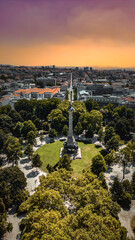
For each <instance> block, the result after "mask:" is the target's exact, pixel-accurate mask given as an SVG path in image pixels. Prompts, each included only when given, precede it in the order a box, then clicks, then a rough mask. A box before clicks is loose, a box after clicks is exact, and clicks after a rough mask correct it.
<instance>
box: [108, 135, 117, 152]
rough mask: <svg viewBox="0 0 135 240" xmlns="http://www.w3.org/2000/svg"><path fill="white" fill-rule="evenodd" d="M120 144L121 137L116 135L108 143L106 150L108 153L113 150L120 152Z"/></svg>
mask: <svg viewBox="0 0 135 240" xmlns="http://www.w3.org/2000/svg"><path fill="white" fill-rule="evenodd" d="M119 143H120V137H119V135H116V134H115V135H114V136H113V137H112V138H111V139H110V140H109V141H108V142H107V144H106V149H107V150H108V151H112V150H113V149H114V150H115V151H117V150H118V148H119Z"/></svg>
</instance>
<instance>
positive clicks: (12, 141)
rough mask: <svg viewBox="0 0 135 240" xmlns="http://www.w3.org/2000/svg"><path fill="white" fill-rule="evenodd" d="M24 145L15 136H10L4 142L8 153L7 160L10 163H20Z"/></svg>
mask: <svg viewBox="0 0 135 240" xmlns="http://www.w3.org/2000/svg"><path fill="white" fill-rule="evenodd" d="M21 150H22V146H21V144H20V142H19V140H18V139H17V138H15V137H8V139H7V141H6V142H5V144H4V152H5V154H6V155H7V160H8V162H9V163H12V166H14V164H18V160H19V159H20V157H22V152H21Z"/></svg>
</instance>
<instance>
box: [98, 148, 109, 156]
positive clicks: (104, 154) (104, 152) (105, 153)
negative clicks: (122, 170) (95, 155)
mask: <svg viewBox="0 0 135 240" xmlns="http://www.w3.org/2000/svg"><path fill="white" fill-rule="evenodd" d="M100 153H101V154H102V156H103V157H105V156H106V155H107V154H108V153H107V151H106V150H104V149H102V150H101V151H100Z"/></svg>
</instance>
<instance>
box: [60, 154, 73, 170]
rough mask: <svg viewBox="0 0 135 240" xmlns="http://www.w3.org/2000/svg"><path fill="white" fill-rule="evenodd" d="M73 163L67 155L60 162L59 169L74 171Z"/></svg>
mask: <svg viewBox="0 0 135 240" xmlns="http://www.w3.org/2000/svg"><path fill="white" fill-rule="evenodd" d="M71 162H72V160H70V158H69V156H68V155H67V154H65V155H64V156H63V157H62V158H60V160H59V162H58V169H61V168H65V169H66V170H67V171H72V168H71Z"/></svg>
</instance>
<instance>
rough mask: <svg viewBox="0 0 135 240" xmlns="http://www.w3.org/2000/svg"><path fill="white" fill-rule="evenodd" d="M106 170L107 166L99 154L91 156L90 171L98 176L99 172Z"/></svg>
mask: <svg viewBox="0 0 135 240" xmlns="http://www.w3.org/2000/svg"><path fill="white" fill-rule="evenodd" d="M106 170H107V166H106V163H105V160H104V158H103V156H102V155H101V154H98V155H97V156H95V157H94V158H92V165H91V171H92V172H93V173H94V174H96V175H98V176H99V174H100V173H101V172H105V171H106Z"/></svg>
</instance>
